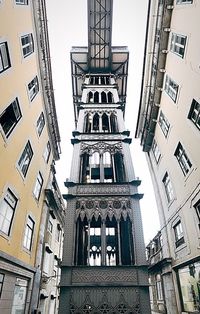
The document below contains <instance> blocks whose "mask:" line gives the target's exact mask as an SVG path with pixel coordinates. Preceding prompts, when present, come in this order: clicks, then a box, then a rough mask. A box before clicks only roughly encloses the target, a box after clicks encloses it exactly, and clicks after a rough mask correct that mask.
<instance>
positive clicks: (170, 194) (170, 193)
mask: <svg viewBox="0 0 200 314" xmlns="http://www.w3.org/2000/svg"><path fill="white" fill-rule="evenodd" d="M162 182H163V185H164V189H165V194H166V197H167V201H168V203H169V204H170V203H171V202H172V201H173V200H174V198H175V196H174V189H173V185H172V182H171V179H170V177H169V174H168V172H166V173H165V175H164V177H163V179H162Z"/></svg>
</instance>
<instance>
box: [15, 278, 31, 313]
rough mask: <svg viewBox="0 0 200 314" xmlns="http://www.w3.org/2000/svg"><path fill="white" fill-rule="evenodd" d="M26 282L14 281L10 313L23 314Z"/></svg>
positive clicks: (19, 279) (21, 280)
mask: <svg viewBox="0 0 200 314" xmlns="http://www.w3.org/2000/svg"><path fill="white" fill-rule="evenodd" d="M27 291H28V281H27V280H23V279H21V278H17V279H16V283H15V290H14V298H13V304H12V310H11V313H25V307H26V297H27Z"/></svg>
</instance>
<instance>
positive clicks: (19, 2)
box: [15, 0, 29, 5]
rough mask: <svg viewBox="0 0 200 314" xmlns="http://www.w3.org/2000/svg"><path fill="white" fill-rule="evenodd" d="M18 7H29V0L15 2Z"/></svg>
mask: <svg viewBox="0 0 200 314" xmlns="http://www.w3.org/2000/svg"><path fill="white" fill-rule="evenodd" d="M15 4H16V5H29V3H28V0H15Z"/></svg>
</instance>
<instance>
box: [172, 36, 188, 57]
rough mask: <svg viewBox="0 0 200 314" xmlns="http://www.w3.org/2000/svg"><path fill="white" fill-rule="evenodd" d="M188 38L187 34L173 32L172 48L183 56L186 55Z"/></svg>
mask: <svg viewBox="0 0 200 314" xmlns="http://www.w3.org/2000/svg"><path fill="white" fill-rule="evenodd" d="M186 39H187V37H186V36H183V35H178V34H175V33H172V38H171V46H170V50H171V51H172V52H174V53H175V54H177V55H179V56H180V57H181V58H183V57H184V53H185V45H186Z"/></svg>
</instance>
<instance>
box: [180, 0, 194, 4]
mask: <svg viewBox="0 0 200 314" xmlns="http://www.w3.org/2000/svg"><path fill="white" fill-rule="evenodd" d="M192 3H193V0H176V4H177V5H179V4H192Z"/></svg>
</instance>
